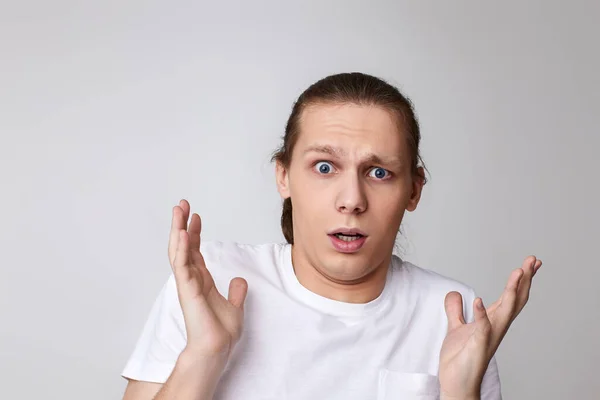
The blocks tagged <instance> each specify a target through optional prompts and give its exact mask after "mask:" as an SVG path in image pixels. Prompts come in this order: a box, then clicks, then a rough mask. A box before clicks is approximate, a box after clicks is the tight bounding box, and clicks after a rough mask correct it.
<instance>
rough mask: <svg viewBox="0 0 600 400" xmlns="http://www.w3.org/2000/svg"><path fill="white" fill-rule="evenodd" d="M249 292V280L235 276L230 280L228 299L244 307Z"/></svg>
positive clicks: (237, 305) (235, 304)
mask: <svg viewBox="0 0 600 400" xmlns="http://www.w3.org/2000/svg"><path fill="white" fill-rule="evenodd" d="M247 293H248V282H246V280H245V279H244V278H233V279H232V280H231V282H229V293H228V295H227V300H229V302H230V303H231V304H233V305H234V306H236V307H240V308H243V306H244V300H245V299H246V294H247Z"/></svg>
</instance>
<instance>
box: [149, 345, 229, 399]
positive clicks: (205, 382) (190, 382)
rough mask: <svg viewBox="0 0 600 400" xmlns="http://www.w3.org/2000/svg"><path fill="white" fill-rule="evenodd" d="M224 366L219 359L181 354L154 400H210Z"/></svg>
mask: <svg viewBox="0 0 600 400" xmlns="http://www.w3.org/2000/svg"><path fill="white" fill-rule="evenodd" d="M224 364H225V363H224V362H223V360H221V359H219V358H198V357H194V356H193V355H192V354H187V353H185V352H183V353H181V355H180V356H179V358H178V360H177V364H176V365H175V368H174V369H173V372H172V373H171V376H170V377H169V379H168V380H167V382H165V384H164V385H163V386H162V388H161V390H160V391H159V392H158V393H157V394H156V396H155V397H154V400H173V399H177V400H211V399H212V397H213V394H214V392H215V389H216V387H217V383H218V382H219V378H220V377H221V373H222V372H223V368H224Z"/></svg>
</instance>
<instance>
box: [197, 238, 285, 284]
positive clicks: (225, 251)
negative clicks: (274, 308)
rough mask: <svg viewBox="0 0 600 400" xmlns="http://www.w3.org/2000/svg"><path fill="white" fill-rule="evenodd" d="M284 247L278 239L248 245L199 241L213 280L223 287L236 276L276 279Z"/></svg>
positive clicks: (254, 278) (251, 278)
mask: <svg viewBox="0 0 600 400" xmlns="http://www.w3.org/2000/svg"><path fill="white" fill-rule="evenodd" d="M286 246H287V244H286V243H277V242H273V243H261V244H248V243H239V242H234V241H217V240H210V241H203V242H202V244H201V245H200V251H201V253H202V256H203V258H204V261H205V263H206V268H207V269H208V270H209V271H210V273H211V275H212V276H213V278H214V279H215V283H216V284H217V286H220V285H222V286H223V289H225V287H227V286H228V285H229V281H230V280H231V279H233V278H235V277H242V278H244V279H246V280H248V281H255V280H257V279H260V280H265V279H266V280H268V281H279V280H280V279H279V277H280V273H281V268H280V266H281V264H282V262H283V257H284V255H285V254H284V251H285V250H286ZM249 283H250V282H249Z"/></svg>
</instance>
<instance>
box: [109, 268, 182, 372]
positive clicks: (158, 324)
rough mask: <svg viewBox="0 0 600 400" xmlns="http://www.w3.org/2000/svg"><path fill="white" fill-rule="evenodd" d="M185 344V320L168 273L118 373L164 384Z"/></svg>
mask: <svg viewBox="0 0 600 400" xmlns="http://www.w3.org/2000/svg"><path fill="white" fill-rule="evenodd" d="M185 345H186V333H185V323H184V319H183V313H182V311H181V306H180V304H179V298H178V297H177V287H176V285H175V278H174V276H173V275H172V274H171V275H170V277H169V279H168V280H167V282H166V283H165V285H164V286H163V287H162V289H161V291H160V293H159V295H158V297H157V298H156V300H155V302H154V304H153V306H152V309H151V310H150V315H149V316H148V319H147V320H146V323H145V325H144V328H143V330H142V333H141V335H140V337H139V338H138V341H137V343H136V345H135V348H134V350H133V353H132V354H131V356H130V358H129V360H128V361H127V363H126V365H125V368H124V370H123V372H122V374H121V375H122V376H123V377H124V378H128V379H133V380H138V381H146V382H155V383H164V382H166V381H167V379H168V378H169V376H170V375H171V372H172V371H173V368H174V367H175V363H176V362H177V358H178V357H179V354H180V353H181V351H182V350H183V349H184V347H185Z"/></svg>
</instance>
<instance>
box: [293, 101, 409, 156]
mask: <svg viewBox="0 0 600 400" xmlns="http://www.w3.org/2000/svg"><path fill="white" fill-rule="evenodd" d="M299 122H300V124H299V128H300V135H299V137H298V141H297V142H296V147H298V148H299V149H298V150H300V151H303V150H301V149H305V148H307V147H311V146H315V145H329V146H334V147H336V148H341V149H342V150H344V153H362V152H365V153H374V154H377V155H380V156H396V157H398V156H400V157H403V156H407V155H408V153H407V144H406V140H405V133H404V132H401V131H400V126H399V124H398V119H397V117H396V116H395V115H394V114H393V113H392V112H390V111H388V110H386V109H384V108H383V107H380V106H374V105H358V104H350V103H345V104H315V105H311V106H309V107H307V108H306V109H304V111H303V112H302V115H301V118H300V121H299ZM294 152H296V151H294Z"/></svg>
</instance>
